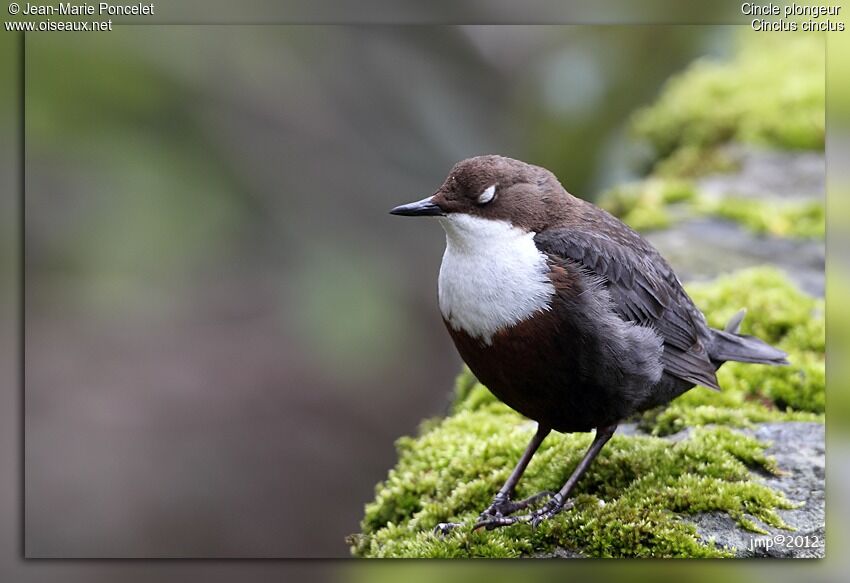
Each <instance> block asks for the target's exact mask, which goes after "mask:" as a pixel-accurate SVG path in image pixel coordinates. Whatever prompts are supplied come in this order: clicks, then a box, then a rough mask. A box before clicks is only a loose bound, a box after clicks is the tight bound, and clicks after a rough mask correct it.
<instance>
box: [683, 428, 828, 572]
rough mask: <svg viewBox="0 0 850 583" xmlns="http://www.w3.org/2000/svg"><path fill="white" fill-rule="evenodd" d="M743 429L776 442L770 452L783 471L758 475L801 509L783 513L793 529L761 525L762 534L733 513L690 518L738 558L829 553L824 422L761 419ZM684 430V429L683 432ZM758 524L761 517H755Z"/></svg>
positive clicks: (791, 556) (709, 514) (707, 535)
mask: <svg viewBox="0 0 850 583" xmlns="http://www.w3.org/2000/svg"><path fill="white" fill-rule="evenodd" d="M740 431H741V432H742V433H746V434H749V435H753V436H755V437H756V438H757V439H759V440H762V441H768V442H771V444H772V445H771V446H770V448H769V449H768V453H769V454H770V455H772V456H773V457H775V458H776V461H777V464H778V466H779V468H780V470H782V474H781V475H779V476H773V475H768V476H765V475H763V474H759V475H757V476H756V479H758V480H760V481H762V482H764V483H765V484H767V485H768V486H770V487H771V488H774V489H776V490H780V491H782V492H783V493H784V494H785V495H786V496H787V497H788V498H789V499H790V500H793V501H794V502H798V503H802V505H801V506H800V507H799V508H795V509H792V510H780V511H778V514H779V515H780V516H781V517H782V519H783V520H784V521H785V522H786V523H787V524H788V525H790V526H792V527H794V528H795V530H794V531H787V530H783V529H778V528H773V527H770V526H767V525H764V524H760V526H762V527H763V528H764V529H765V530H767V531H768V533H769V534H767V535H762V534H757V533H752V532H749V531H746V530H744V529H742V528H741V527H739V526H738V525H737V524H736V523H735V521H734V520H732V519H731V518H730V517H729V516H728V515H726V514H724V513H720V512H708V513H704V514H701V515H698V516H694V517H692V518H688V520H690V521H691V522H693V523H694V524H695V525H696V527H697V532H699V534H700V536H701V537H702V538H703V539H705V540H709V539H712V538H713V539H714V541H715V543H717V544H718V545H720V546H724V547H726V548H729V549H734V550H735V554H736V555H737V556H738V557H741V558H745V557H772V558H820V557H823V556H824V534H825V528H824V524H825V522H824V520H825V496H824V475H825V473H824V451H825V448H824V425H823V424H821V423H803V422H787V423H762V424H759V425H757V426H756V427H755V428H753V429H742V430H740ZM682 433H685V432H682ZM750 518H751V519H752V520H754V521H755V522H756V523H757V524H759V521H758V520H757V519H754V518H752V517H750Z"/></svg>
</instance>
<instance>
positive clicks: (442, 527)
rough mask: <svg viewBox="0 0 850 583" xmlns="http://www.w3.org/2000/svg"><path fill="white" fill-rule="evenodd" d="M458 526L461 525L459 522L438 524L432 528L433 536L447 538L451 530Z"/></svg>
mask: <svg viewBox="0 0 850 583" xmlns="http://www.w3.org/2000/svg"><path fill="white" fill-rule="evenodd" d="M458 526H463V525H462V524H461V523H459V522H441V523H440V524H438V525H437V526H435V527H434V534H439V535H442V536H448V535H449V534H450V533H451V532H452V530H454V529H455V528H457V527H458Z"/></svg>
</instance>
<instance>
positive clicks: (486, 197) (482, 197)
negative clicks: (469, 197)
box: [477, 184, 496, 204]
mask: <svg viewBox="0 0 850 583" xmlns="http://www.w3.org/2000/svg"><path fill="white" fill-rule="evenodd" d="M494 198H496V185H495V184H493V185H491V186H488V187H487V188H485V189H484V192H482V193H481V194H479V195H478V199H477V200H478V204H487V203H488V202H490V201H491V200H493V199H494Z"/></svg>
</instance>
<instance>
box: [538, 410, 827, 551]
mask: <svg viewBox="0 0 850 583" xmlns="http://www.w3.org/2000/svg"><path fill="white" fill-rule="evenodd" d="M692 431H693V429H692V428H690V427H689V428H687V429H684V430H682V431H680V432H678V433H675V434H673V435H669V436H667V437H665V439H668V440H670V441H675V442H678V441H681V440H683V439H687V438H688V437H689V436H690V435H691V433H692ZM738 431H740V432H741V433H743V434H746V435H752V436H754V437H756V438H757V439H759V440H760V441H764V442H769V443H770V444H771V445H770V447H769V448H768V450H767V453H768V454H769V455H771V456H773V457H774V458H775V459H776V462H777V465H778V466H779V469H780V470H781V474H780V475H778V476H774V475H766V474H764V473H755V472H754V474H753V478H754V479H756V480H759V481H761V482H763V483H765V484H767V485H768V486H770V487H771V488H773V489H776V490H779V491H781V492H783V493H784V494H785V495H786V496H787V497H788V499H789V500H792V501H794V502H797V503H802V504H801V505H800V507H798V508H794V509H791V510H779V511H778V514H779V515H780V516H781V517H782V519H783V520H784V521H785V522H786V524H788V525H789V526H791V527H793V528H794V529H795V530H793V531H788V530H784V529H780V528H773V527H771V526H768V525H765V524H762V523H761V522H760V521H759V520H758V519H756V518H754V517H752V516H749V517H748V518H750V519H751V520H753V521H754V522H755V523H756V524H758V525H759V526H761V527H762V528H764V529H765V530H766V531H768V534H766V535H763V534H758V533H754V532H750V531H748V530H745V529H743V528H741V527H740V526H738V523H736V522H735V520H734V519H732V518H731V517H730V516H729V515H728V514H726V513H723V512H705V513H702V514H698V515H694V516H684V517H683V520H686V521H688V522H691V523H693V524H694V525H695V526H696V528H697V533H698V534H699V536H700V538H701V539H702V540H704V541H706V542H708V541H709V540H712V539H713V540H714V542H715V544H717V545H718V546H722V547H725V548H727V549H730V550H733V551H734V552H735V555H736V556H737V557H739V558H821V557H823V556H824V544H825V543H824V535H825V527H824V524H825V522H824V521H825V496H824V482H825V480H824V476H825V472H824V457H825V456H824V452H825V448H824V437H825V436H824V425H823V424H822V423H807V422H778V423H760V424H757V425H756V426H755V427H753V428H751V429H739V430H738ZM617 432H618V433H622V434H624V435H639V434H641V431H640V430H639V429H638V428H637V426H636V425H635V424H633V423H627V424H624V425H622V426H620V428H618V431H617ZM534 556H535V558H564V559H575V558H584V556H583V555H582V554H581V553H579V552H577V551H574V550H571V549H564V548H556V549H555V550H553V551H552V552H551V553H541V554H538V555H534Z"/></svg>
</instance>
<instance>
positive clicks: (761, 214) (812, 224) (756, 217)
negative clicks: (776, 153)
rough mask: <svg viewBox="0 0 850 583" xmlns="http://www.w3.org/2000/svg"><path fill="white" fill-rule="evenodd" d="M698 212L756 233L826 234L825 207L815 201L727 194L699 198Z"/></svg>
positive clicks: (779, 234) (790, 235)
mask: <svg viewBox="0 0 850 583" xmlns="http://www.w3.org/2000/svg"><path fill="white" fill-rule="evenodd" d="M696 208H697V210H698V211H699V212H701V213H703V214H707V215H714V216H718V217H722V218H725V219H730V220H733V221H736V222H738V223H741V224H742V225H744V226H745V227H747V228H748V229H750V230H751V231H753V232H755V233H759V234H767V235H775V236H780V237H796V238H820V239H823V238H824V237H825V236H826V208H825V206H824V203H823V202H822V201H819V200H815V201H789V202H780V201H775V200H772V201H764V200H758V199H752V198H739V197H734V196H726V197H722V198H708V197H700V198H699V202H698V204H697V205H696Z"/></svg>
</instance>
